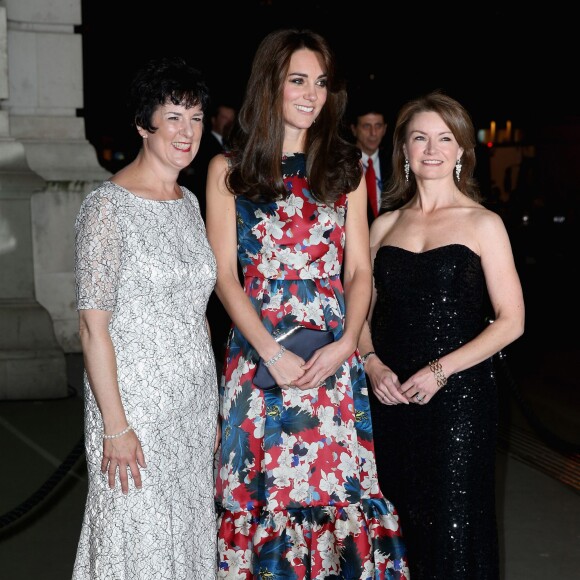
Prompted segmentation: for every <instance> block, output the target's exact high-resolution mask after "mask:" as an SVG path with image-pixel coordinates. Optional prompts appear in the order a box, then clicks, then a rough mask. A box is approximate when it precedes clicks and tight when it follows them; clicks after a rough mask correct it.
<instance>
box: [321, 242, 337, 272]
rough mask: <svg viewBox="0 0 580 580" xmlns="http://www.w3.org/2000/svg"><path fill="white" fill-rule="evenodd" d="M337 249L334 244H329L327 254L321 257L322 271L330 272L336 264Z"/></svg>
mask: <svg viewBox="0 0 580 580" xmlns="http://www.w3.org/2000/svg"><path fill="white" fill-rule="evenodd" d="M337 256H338V249H337V248H336V246H335V245H334V244H330V246H329V247H328V252H326V254H324V256H322V261H323V262H324V271H325V272H328V273H330V272H332V271H334V268H335V267H336V264H337V263H338V257H337Z"/></svg>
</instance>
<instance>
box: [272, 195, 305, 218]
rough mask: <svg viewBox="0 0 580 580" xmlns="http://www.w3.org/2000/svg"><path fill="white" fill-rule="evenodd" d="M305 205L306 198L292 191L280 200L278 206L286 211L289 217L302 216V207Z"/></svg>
mask: <svg viewBox="0 0 580 580" xmlns="http://www.w3.org/2000/svg"><path fill="white" fill-rule="evenodd" d="M303 205H304V199H303V198H301V197H296V196H295V195H294V194H293V193H291V194H290V195H289V196H288V197H287V198H286V200H282V201H279V202H278V207H279V208H280V209H281V210H283V211H285V212H286V215H287V216H288V217H291V216H293V215H299V216H300V217H302V207H303Z"/></svg>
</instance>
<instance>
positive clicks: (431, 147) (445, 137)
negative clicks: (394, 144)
mask: <svg viewBox="0 0 580 580" xmlns="http://www.w3.org/2000/svg"><path fill="white" fill-rule="evenodd" d="M403 151H404V152H405V157H407V159H408V160H409V165H410V167H411V171H412V172H413V173H414V174H415V177H416V178H417V179H441V178H443V177H445V178H451V179H453V170H454V168H455V163H456V162H457V160H458V159H459V158H460V157H461V155H462V154H463V149H462V148H461V147H460V146H459V144H458V143H457V140H456V139H455V136H454V135H453V133H452V132H451V130H450V129H449V127H448V126H447V125H446V124H445V122H444V121H443V119H442V118H441V117H440V116H439V115H438V114H437V113H435V112H432V111H430V112H423V113H417V114H416V115H414V116H413V118H412V119H411V121H409V125H408V127H407V135H406V139H405V144H404V145H403Z"/></svg>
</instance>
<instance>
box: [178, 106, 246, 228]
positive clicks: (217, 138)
mask: <svg viewBox="0 0 580 580" xmlns="http://www.w3.org/2000/svg"><path fill="white" fill-rule="evenodd" d="M218 103H219V104H218V105H216V106H214V107H212V108H211V112H210V115H209V123H208V124H207V125H206V128H205V129H204V133H203V136H202V138H201V143H200V144H199V151H198V153H197V155H196V156H195V158H194V160H193V161H192V162H191V164H190V165H189V166H188V167H186V168H185V169H184V170H183V171H182V172H181V174H180V176H179V180H178V181H179V184H180V185H184V186H185V187H187V188H188V189H189V190H190V191H192V192H193V193H195V195H196V196H197V199H198V201H199V206H200V210H201V216H202V217H203V219H204V221H205V183H206V179H207V167H208V165H209V162H210V161H211V159H212V157H214V156H215V155H217V154H218V153H222V152H223V151H225V150H226V149H227V140H228V135H229V133H230V131H231V129H232V126H233V124H234V121H235V120H236V114H237V110H236V108H235V107H233V106H232V105H229V104H225V101H219V102H218Z"/></svg>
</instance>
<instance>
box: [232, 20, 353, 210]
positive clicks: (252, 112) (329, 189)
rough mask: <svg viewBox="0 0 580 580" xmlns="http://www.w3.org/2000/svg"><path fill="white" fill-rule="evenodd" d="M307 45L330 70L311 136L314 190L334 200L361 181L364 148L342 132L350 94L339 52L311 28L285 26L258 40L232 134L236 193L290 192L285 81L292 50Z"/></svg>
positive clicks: (261, 197) (260, 196) (263, 196)
mask: <svg viewBox="0 0 580 580" xmlns="http://www.w3.org/2000/svg"><path fill="white" fill-rule="evenodd" d="M304 48H306V49H308V50H311V51H313V52H315V53H317V54H319V55H320V57H321V60H322V63H323V65H322V66H323V69H324V72H325V73H326V74H327V75H328V79H327V100H326V103H325V104H324V106H323V107H322V110H321V112H320V114H319V116H318V118H317V119H316V122H315V123H314V124H313V125H312V126H311V127H310V128H309V129H308V133H307V137H306V146H305V147H306V150H305V153H306V173H307V176H308V181H309V184H310V188H311V193H312V195H313V196H314V197H315V198H316V199H317V200H318V201H321V202H324V203H332V202H333V201H335V200H336V199H337V198H338V197H339V196H340V195H342V194H343V193H348V192H350V191H353V190H354V189H356V188H357V187H358V184H359V182H360V179H361V177H362V169H361V165H360V151H359V150H358V148H357V147H356V146H355V145H354V144H351V143H349V142H348V141H346V140H345V139H344V138H343V137H342V136H341V135H340V128H341V123H342V121H343V117H344V114H345V110H346V104H347V94H346V89H345V87H344V83H343V82H342V81H341V80H339V79H338V78H337V74H336V67H335V59H334V54H333V52H332V51H331V49H330V47H329V45H328V43H327V42H326V40H325V39H324V38H323V37H322V36H320V35H319V34H317V33H315V32H312V31H311V30H296V29H282V30H277V31H274V32H271V33H270V34H268V36H266V37H265V38H264V39H263V40H262V42H261V43H260V45H259V46H258V49H257V51H256V54H255V56H254V60H253V63H252V69H251V73H250V78H249V80H248V84H247V86H246V93H245V96H244V101H243V103H242V106H241V107H240V112H239V115H238V116H237V119H236V123H235V126H234V130H233V132H232V135H231V151H230V154H229V160H230V165H229V170H228V175H227V178H226V183H227V186H228V189H229V190H230V191H231V192H232V193H233V194H234V195H244V196H246V197H247V198H249V199H251V200H252V201H260V202H264V201H271V200H275V199H281V198H285V197H286V196H287V195H288V192H287V191H286V188H285V186H284V181H283V179H282V153H283V152H282V147H283V143H284V114H283V98H284V83H285V82H286V77H287V74H288V68H289V66H290V59H291V57H292V55H293V54H294V53H295V52H296V51H297V50H301V49H304ZM287 153H293V152H292V151H288V152H287Z"/></svg>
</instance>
